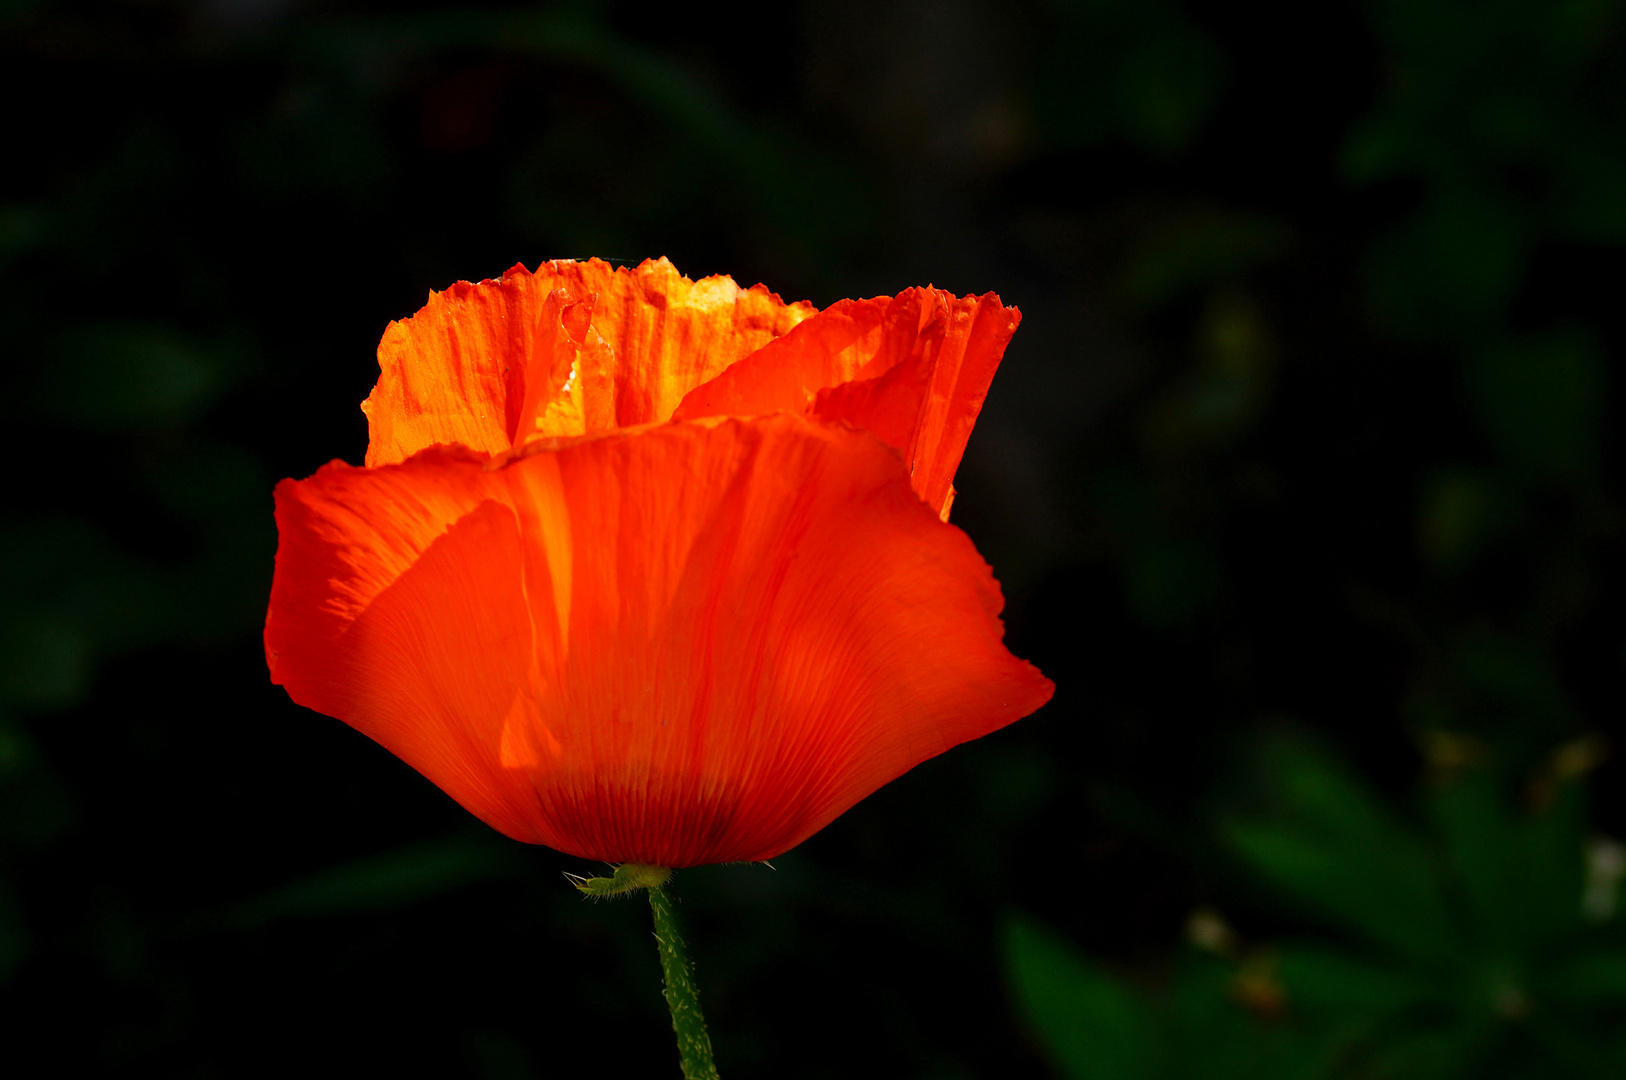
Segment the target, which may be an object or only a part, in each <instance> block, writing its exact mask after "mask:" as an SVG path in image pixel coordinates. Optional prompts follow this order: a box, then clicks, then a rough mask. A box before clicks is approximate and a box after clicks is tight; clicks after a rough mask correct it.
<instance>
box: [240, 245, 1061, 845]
mask: <svg viewBox="0 0 1626 1080" xmlns="http://www.w3.org/2000/svg"><path fill="white" fill-rule="evenodd" d="M1018 318H1019V316H1018V314H1017V312H1016V311H1015V310H1014V309H1010V308H1006V307H1004V306H1003V305H1001V304H1000V302H999V300H998V298H997V297H995V296H993V295H992V294H990V295H988V296H984V297H980V298H972V297H967V298H956V297H954V296H952V295H949V294H946V293H943V292H940V291H938V290H935V289H929V288H928V289H910V290H908V291H906V292H904V293H902V294H900V295H899V296H897V297H895V298H893V297H878V298H875V299H872V300H861V301H841V302H839V303H837V304H834V305H832V306H831V307H829V308H827V309H826V310H824V311H822V312H816V311H815V310H814V309H813V308H812V307H811V306H809V305H807V304H785V303H784V302H783V301H781V300H780V299H779V297H777V296H775V295H774V294H772V293H770V292H768V291H767V290H766V289H764V288H763V287H762V286H760V285H759V286H757V287H756V288H753V289H749V290H743V289H740V288H739V287H738V286H736V285H735V284H734V282H733V281H732V280H730V279H729V278H726V277H713V278H706V279H704V280H701V281H689V280H688V279H687V278H684V277H682V276H681V275H679V274H678V273H677V271H676V270H675V269H673V268H672V266H671V264H670V263H668V262H666V261H665V260H664V259H662V260H659V261H652V262H646V263H644V264H643V265H641V266H639V267H637V268H636V269H625V268H621V269H612V268H611V267H609V266H608V265H606V264H605V263H602V262H599V261H597V260H594V261H591V262H585V263H581V262H564V261H561V262H552V263H545V264H543V265H542V266H541V267H540V268H539V269H538V270H537V271H536V272H535V273H534V274H533V273H531V272H529V271H527V270H525V269H524V268H523V267H515V268H514V269H512V270H510V271H509V272H508V273H507V274H506V275H504V277H503V278H502V279H501V280H500V281H484V282H481V283H480V284H478V285H471V284H468V283H466V282H460V283H459V284H457V285H454V286H453V287H452V288H450V289H447V290H446V291H445V292H441V293H436V294H432V295H431V296H430V299H429V303H428V304H427V305H426V306H425V307H424V308H423V310H421V311H420V312H418V314H417V315H415V316H414V317H412V318H411V319H406V320H403V321H401V322H396V323H392V324H390V327H389V329H388V330H387V331H386V332H385V334H384V338H383V341H382V342H381V343H380V345H379V365H380V368H381V369H382V370H381V374H380V377H379V380H378V385H377V386H376V387H375V388H374V390H373V392H372V394H371V395H370V396H369V397H368V399H367V401H366V402H365V403H364V404H363V406H362V407H363V409H364V410H365V411H366V412H367V417H368V423H369V435H370V438H369V444H368V448H367V457H366V464H365V466H363V467H360V468H357V467H353V466H350V465H346V464H345V463H343V462H340V461H335V462H332V463H330V464H328V465H326V466H323V467H322V468H321V469H320V470H318V471H317V473H316V474H315V475H314V476H312V477H310V478H309V479H307V480H284V481H282V482H281V483H280V484H278V485H277V491H276V514H277V527H278V532H279V547H278V551H277V564H276V574H275V578H274V581H273V584H272V592H271V603H270V610H269V612H268V615H267V618H266V629H265V643H266V656H267V660H268V662H269V664H270V667H271V676H272V679H273V680H274V681H275V682H278V683H280V684H282V685H283V686H285V687H286V688H287V689H288V692H289V694H290V696H292V697H293V699H294V700H295V701H297V702H299V703H300V704H303V705H307V706H309V707H311V708H313V709H316V710H318V711H320V712H324V713H327V714H329V715H332V716H336V717H338V718H340V719H341V720H344V721H345V722H346V723H348V724H351V725H352V726H354V727H356V728H357V729H359V730H360V731H362V732H364V733H365V734H367V735H368V736H370V737H372V738H373V739H375V740H377V741H378V742H380V743H382V744H383V745H384V746H385V747H387V748H389V749H390V750H391V751H393V752H394V753H396V754H397V755H399V756H400V757H401V758H402V759H404V760H405V761H406V762H407V763H408V764H410V765H412V766H413V767H414V768H416V769H417V770H419V771H420V772H422V773H423V774H424V775H425V776H427V777H428V778H429V779H430V780H432V781H433V782H434V783H436V784H437V785H439V786H440V787H441V788H442V789H444V790H445V791H446V792H447V793H448V794H450V795H451V796H452V797H453V798H455V799H456V800H457V801H458V802H460V803H462V804H463V805H464V806H465V807H467V808H468V809H469V810H470V811H471V812H473V813H474V814H475V815H477V816H478V817H480V818H481V819H483V820H484V821H486V822H488V823H489V824H490V825H492V826H493V827H494V828H497V829H499V830H500V831H502V832H504V833H506V834H508V835H509V836H512V837H514V838H516V839H519V840H524V841H528V842H533V843H541V844H547V845H549V846H550V847H554V848H557V849H559V850H561V851H564V852H568V853H571V854H574V855H579V856H583V857H587V858H593V859H601V860H605V861H609V862H636V863H646V864H651V865H656V866H669V867H681V866H692V865H698V864H704V863H715V862H733V861H740V860H760V859H767V858H771V857H773V856H775V855H777V854H779V853H781V852H783V851H785V850H787V849H789V848H791V847H794V846H795V845H796V844H798V843H800V842H801V841H803V840H805V839H806V838H807V837H808V836H810V835H812V834H813V833H814V832H816V831H818V830H819V829H821V828H823V827H824V826H825V825H826V824H828V823H829V822H830V821H831V820H832V819H834V818H835V817H836V816H837V815H838V814H840V813H842V812H843V811H844V810H846V809H847V808H848V807H850V806H852V805H853V804H854V803H855V802H857V801H858V800H860V799H862V798H863V797H864V796H866V795H868V794H869V793H870V792H872V791H874V790H875V789H876V788H878V787H880V786H881V785H882V784H885V783H886V782H888V781H889V780H892V779H894V778H895V777H897V776H899V775H900V774H902V773H903V772H905V771H907V770H908V769H910V768H912V767H913V766H915V765H916V764H918V763H920V762H921V761H923V760H925V759H926V758H929V757H932V756H934V755H936V754H939V753H942V752H943V751H944V750H947V749H948V748H949V747H951V746H954V745H956V744H958V743H961V742H964V741H966V740H968V739H974V738H977V737H979V736H981V735H984V734H987V733H988V732H990V731H993V730H995V729H997V728H1000V727H1003V726H1004V725H1006V724H1008V723H1011V722H1012V721H1014V720H1016V719H1018V718H1020V717H1022V716H1025V715H1027V714H1028V713H1030V712H1032V711H1033V710H1034V709H1036V708H1038V707H1039V706H1040V705H1042V704H1043V703H1044V702H1045V701H1046V700H1048V698H1049V696H1050V694H1051V691H1052V689H1053V688H1052V686H1051V684H1050V682H1049V681H1048V680H1046V679H1045V678H1044V677H1043V676H1042V675H1040V674H1039V673H1038V671H1037V670H1035V669H1034V668H1033V667H1032V666H1031V665H1030V664H1027V663H1026V662H1024V661H1021V660H1018V659H1016V658H1015V657H1013V656H1011V655H1010V653H1009V652H1008V651H1007V650H1006V649H1005V647H1004V645H1003V644H1002V636H1003V627H1002V625H1001V623H1000V621H999V611H1000V608H1001V605H1002V600H1001V597H1000V593H999V587H998V584H997V583H996V582H995V581H994V579H993V576H992V574H991V573H990V571H989V569H988V567H987V565H986V564H985V563H984V562H983V560H982V558H981V557H980V556H979V555H978V554H977V552H976V550H975V548H973V547H972V545H971V542H970V541H969V540H968V539H967V538H966V536H965V534H964V533H962V532H960V530H958V529H956V528H954V527H953V526H951V525H948V524H947V523H946V522H947V517H948V511H949V505H950V503H951V501H952V498H953V488H952V486H951V481H952V479H953V475H954V470H955V467H956V465H957V464H958V463H959V459H960V456H961V454H962V452H963V451H964V448H965V444H966V439H967V437H968V436H969V434H970V431H971V426H972V424H973V423H974V421H975V419H976V416H977V412H978V410H979V409H980V408H981V405H982V401H983V397H984V395H985V394H986V393H987V389H988V385H989V382H990V380H991V379H992V377H993V373H994V369H995V368H996V367H997V366H998V363H999V360H1000V357H1001V355H1002V354H1003V352H1004V347H1005V344H1006V342H1007V341H1008V340H1009V339H1010V336H1011V334H1012V332H1013V331H1014V330H1015V328H1016V324H1017V320H1018Z"/></svg>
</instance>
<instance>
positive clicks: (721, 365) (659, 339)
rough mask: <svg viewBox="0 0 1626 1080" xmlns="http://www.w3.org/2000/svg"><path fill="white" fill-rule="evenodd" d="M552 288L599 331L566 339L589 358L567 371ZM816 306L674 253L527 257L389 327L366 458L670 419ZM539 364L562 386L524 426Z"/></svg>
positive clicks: (371, 402) (498, 449)
mask: <svg viewBox="0 0 1626 1080" xmlns="http://www.w3.org/2000/svg"><path fill="white" fill-rule="evenodd" d="M555 289H564V290H566V291H567V292H568V293H569V295H570V298H571V302H572V303H579V304H584V305H589V307H590V310H591V312H592V319H591V332H590V334H588V335H577V336H575V337H573V338H572V340H570V341H569V342H567V343H564V344H568V346H569V348H570V350H571V358H573V359H578V360H579V362H578V363H577V365H576V367H575V370H571V365H570V364H569V363H567V364H566V365H565V369H564V371H563V373H562V374H563V378H562V380H561V379H560V372H558V371H556V370H555V365H554V363H553V359H554V357H553V353H552V350H553V348H554V346H555V344H556V343H558V339H557V334H558V330H559V325H558V318H559V311H558V305H557V304H556V305H555V309H554V310H553V311H552V312H551V313H550V312H549V310H548V307H547V305H548V298H549V295H550V294H551V293H552V292H553V291H554V290H555ZM812 314H813V308H812V306H811V305H809V304H806V303H801V304H786V303H785V302H784V301H782V300H780V299H779V297H778V296H776V295H774V294H773V293H771V292H769V291H768V290H767V289H766V288H764V287H763V286H761V285H757V286H754V287H752V288H750V289H741V288H740V287H739V286H738V285H736V284H735V283H734V280H733V279H732V278H729V277H724V276H719V277H708V278H704V279H702V280H700V281H690V280H689V279H688V278H686V277H684V276H683V275H682V274H679V273H678V272H677V270H676V269H675V268H674V267H673V266H672V264H671V263H670V262H668V261H667V260H665V259H656V260H649V261H646V262H644V263H643V264H642V265H640V266H637V267H634V268H628V267H611V266H610V265H609V264H608V263H605V262H602V261H600V260H598V259H593V260H590V261H588V262H573V261H569V260H557V261H554V262H548V263H543V264H542V265H541V266H540V267H538V268H537V270H536V273H534V274H533V273H531V272H530V271H528V270H526V269H525V268H524V267H523V266H516V267H514V268H513V269H511V270H509V271H508V273H506V274H504V275H503V277H502V279H501V280H499V281H482V282H480V283H479V284H477V285H474V284H470V283H468V282H466V281H465V282H458V283H457V284H456V285H453V286H452V287H451V288H449V289H446V290H445V291H443V292H437V293H430V294H429V302H428V303H427V304H425V305H424V307H423V309H422V310H420V311H419V312H418V313H417V314H416V315H414V316H412V317H411V318H410V319H402V320H400V321H398V322H392V323H390V325H389V327H388V328H387V329H386V330H385V331H384V337H383V340H381V341H380V342H379V345H378V366H379V370H380V374H379V379H378V384H377V385H376V386H375V387H374V388H373V392H372V393H371V394H370V395H369V396H368V398H367V400H366V401H365V402H364V403H363V404H362V409H363V410H364V411H365V412H366V413H367V420H368V430H369V440H368V446H367V464H368V465H370V466H373V465H388V464H394V463H397V462H401V461H405V460H406V459H407V458H409V457H411V456H412V455H413V454H415V453H417V452H418V451H420V450H423V449H426V448H427V447H430V446H435V445H458V446H466V447H468V448H469V449H471V450H476V451H481V452H484V453H489V454H498V453H502V452H503V451H506V450H508V449H510V448H512V447H513V446H514V445H516V443H523V442H525V441H526V440H528V439H529V438H532V437H534V436H537V435H541V436H573V435H582V434H592V433H598V432H603V431H610V430H614V429H615V428H618V427H631V426H634V425H638V424H645V423H651V422H654V421H661V420H665V419H667V418H669V417H670V416H671V415H672V410H673V409H675V408H676V407H677V404H678V402H679V401H681V400H682V399H683V395H684V394H686V393H688V392H689V391H690V390H691V389H693V388H694V387H696V386H698V385H699V384H701V383H703V382H705V381H706V380H707V379H710V378H712V377H713V376H714V375H716V374H717V373H718V372H720V371H722V370H723V369H725V368H726V367H728V366H729V365H730V364H733V363H734V362H735V361H737V360H739V359H741V358H742V357H745V356H748V355H750V354H751V353H752V352H754V351H756V350H757V349H759V348H761V347H762V346H763V345H766V344H767V343H768V342H770V341H772V340H773V339H774V338H776V337H778V336H779V335H781V334H784V333H785V332H786V331H788V330H790V329H791V328H792V327H793V326H795V325H796V324H797V323H799V322H801V321H802V320H803V319H805V318H807V317H808V316H810V315H812ZM545 316H546V317H545ZM577 348H580V349H581V352H580V356H579V358H578V357H577V356H576V353H575V350H576V349H577ZM539 349H540V350H542V351H543V352H546V353H547V355H546V356H539V355H538V350H539ZM537 377H547V378H549V379H551V380H554V381H556V382H557V383H558V385H557V386H554V385H550V386H549V387H548V390H547V393H546V394H542V395H538V393H537V389H536V387H535V386H532V387H531V393H530V395H529V396H530V399H531V400H532V401H534V400H536V399H537V398H538V396H541V397H545V398H547V399H549V400H550V401H553V404H552V406H551V407H550V408H547V409H545V410H533V412H532V414H531V415H532V416H533V417H534V420H535V426H534V428H532V427H530V426H529V419H530V418H529V417H528V418H527V427H526V429H525V430H519V426H520V420H521V413H522V412H523V411H524V410H525V403H526V401H527V388H526V382H527V380H528V379H531V380H533V381H534V379H535V378H537ZM555 399H556V400H555Z"/></svg>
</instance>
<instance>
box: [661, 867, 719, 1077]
mask: <svg viewBox="0 0 1626 1080" xmlns="http://www.w3.org/2000/svg"><path fill="white" fill-rule="evenodd" d="M649 908H650V910H651V911H653V912H654V913H655V946H656V948H657V949H658V950H659V952H660V954H661V974H662V975H663V976H665V978H666V1007H667V1008H668V1009H670V1010H671V1012H672V1031H673V1032H674V1033H676V1035H677V1045H678V1060H679V1062H680V1063H681V1064H682V1065H683V1078H684V1080H717V1066H716V1065H714V1064H712V1060H711V1037H710V1036H708V1035H707V1034H706V1018H705V1017H703V1016H701V1015H700V999H699V997H697V996H696V994H695V989H694V968H693V967H692V966H691V965H690V963H689V950H688V948H687V947H686V946H685V945H684V944H683V935H682V934H681V933H679V932H678V924H677V913H676V912H675V911H673V910H672V898H671V897H670V896H668V895H666V890H665V889H664V888H663V887H661V886H660V885H653V886H651V887H650V889H649Z"/></svg>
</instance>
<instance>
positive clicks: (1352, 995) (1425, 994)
mask: <svg viewBox="0 0 1626 1080" xmlns="http://www.w3.org/2000/svg"><path fill="white" fill-rule="evenodd" d="M1274 956H1275V963H1276V971H1277V974H1278V975H1279V977H1280V978H1281V982H1282V987H1283V989H1284V991H1285V992H1286V995H1287V999H1288V1001H1290V1002H1292V1007H1293V1008H1294V1009H1295V1010H1299V1011H1302V1012H1303V1013H1305V1014H1306V1015H1310V1016H1315V1017H1319V1018H1350V1019H1354V1020H1356V1021H1359V1022H1361V1023H1363V1024H1365V1023H1369V1022H1373V1021H1377V1020H1381V1019H1384V1018H1387V1017H1389V1016H1392V1015H1394V1014H1396V1013H1400V1012H1403V1011H1405V1010H1407V1009H1411V1008H1414V1007H1417V1006H1419V1005H1427V1004H1430V1003H1433V1002H1437V1001H1438V1000H1439V997H1440V994H1441V987H1440V986H1438V985H1436V984H1433V983H1431V982H1429V981H1428V980H1425V979H1422V978H1420V977H1418V976H1417V975H1415V974H1413V973H1411V972H1409V971H1406V970H1404V969H1402V968H1396V967H1387V966H1383V965H1380V964H1377V963H1374V962H1372V961H1371V960H1368V959H1361V958H1358V957H1356V956H1353V955H1350V954H1349V953H1347V952H1345V951H1344V950H1341V949H1337V948H1333V947H1331V946H1327V945H1321V944H1316V943H1313V942H1303V941H1301V942H1294V943H1291V944H1287V945H1282V946H1278V947H1277V948H1276V950H1275V952H1274Z"/></svg>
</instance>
